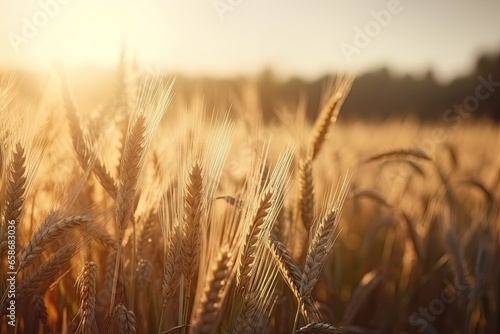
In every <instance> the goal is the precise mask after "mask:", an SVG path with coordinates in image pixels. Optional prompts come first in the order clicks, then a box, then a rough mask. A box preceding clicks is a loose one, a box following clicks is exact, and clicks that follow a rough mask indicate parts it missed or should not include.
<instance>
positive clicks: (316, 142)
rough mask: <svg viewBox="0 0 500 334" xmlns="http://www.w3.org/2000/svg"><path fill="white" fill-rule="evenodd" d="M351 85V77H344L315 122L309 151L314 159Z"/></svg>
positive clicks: (335, 119)
mask: <svg viewBox="0 0 500 334" xmlns="http://www.w3.org/2000/svg"><path fill="white" fill-rule="evenodd" d="M351 85H352V79H351V78H344V79H342V80H341V82H340V84H339V85H338V86H339V87H338V90H337V91H335V92H334V93H333V94H332V96H331V97H330V98H329V99H328V101H327V102H326V104H325V106H324V107H323V109H322V110H321V111H320V114H319V117H318V119H317V120H316V123H315V124H314V129H313V133H312V136H311V144H310V147H309V152H308V155H309V157H311V159H312V160H314V159H315V158H316V157H317V155H318V153H319V151H320V150H321V147H322V146H323V143H324V142H325V140H326V137H327V134H328V130H329V128H330V125H331V124H333V123H335V122H336V121H337V117H338V115H339V112H340V107H341V106H342V103H343V102H344V100H345V98H346V96H347V94H348V92H349V89H350V87H351Z"/></svg>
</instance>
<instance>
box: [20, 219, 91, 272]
mask: <svg viewBox="0 0 500 334" xmlns="http://www.w3.org/2000/svg"><path fill="white" fill-rule="evenodd" d="M90 221H91V219H90V218H89V217H86V216H70V217H67V218H64V219H62V220H59V221H58V222H56V223H54V224H50V225H48V224H47V223H45V224H42V225H41V226H40V227H39V228H38V230H37V231H36V232H35V234H34V235H33V237H32V238H31V240H30V242H29V243H28V245H27V246H26V248H25V250H24V252H23V255H22V256H21V262H20V264H19V269H18V271H20V270H22V269H25V268H26V267H28V266H29V265H30V264H32V263H33V261H34V260H35V259H37V258H38V256H39V255H40V254H41V253H42V252H43V251H44V250H45V249H46V248H47V246H48V245H50V243H52V242H53V241H55V240H57V239H59V238H61V237H62V236H64V235H65V234H67V233H69V232H71V231H72V230H73V229H75V228H78V227H81V226H82V225H84V224H86V223H89V222H90Z"/></svg>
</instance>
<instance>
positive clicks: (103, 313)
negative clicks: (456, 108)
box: [0, 66, 500, 333]
mask: <svg viewBox="0 0 500 334" xmlns="http://www.w3.org/2000/svg"><path fill="white" fill-rule="evenodd" d="M130 77H131V74H130V73H128V72H127V70H126V69H125V68H124V67H119V69H118V71H117V73H116V76H115V77H114V78H112V80H110V84H109V85H110V87H109V90H110V91H111V92H112V93H111V94H109V96H108V99H107V100H106V101H100V103H99V104H95V105H94V106H93V107H92V108H86V107H83V108H82V107H81V105H89V104H92V103H90V102H89V101H82V100H81V99H78V98H76V96H81V95H78V94H81V92H79V91H78V89H76V88H75V87H76V82H75V81H76V80H75V79H74V78H72V77H71V76H70V75H68V73H67V72H66V71H65V69H64V68H62V67H61V66H56V67H55V69H54V70H53V72H51V75H49V76H48V77H47V80H46V84H45V87H44V90H43V94H40V96H39V97H38V96H37V97H32V96H30V95H29V94H26V93H22V92H21V90H20V89H19V85H18V82H17V78H16V75H13V74H10V75H9V74H8V73H7V74H5V75H3V76H2V77H1V78H2V79H1V81H0V108H1V109H0V163H1V166H0V171H1V174H0V183H1V189H2V191H1V194H0V212H1V215H2V221H1V228H0V232H1V233H0V238H1V239H0V240H1V243H0V259H1V262H0V268H1V273H2V274H1V276H2V280H1V282H0V293H1V295H2V299H1V305H2V318H1V319H2V323H1V326H0V328H1V332H2V333H3V332H6V333H498V332H499V331H500V316H499V303H500V290H499V287H500V285H499V282H500V262H499V258H500V227H499V224H500V222H499V207H498V201H499V196H500V156H499V154H498V152H499V148H500V147H499V144H500V142H499V138H500V137H499V134H500V133H499V131H498V128H497V127H496V126H495V125H492V124H488V123H481V124H478V123H474V122H473V121H470V122H469V121H468V122H464V123H463V124H462V125H461V126H460V127H458V128H456V129H448V128H446V125H443V124H436V125H433V124H420V123H418V122H416V121H411V120H407V121H405V122H403V123H401V122H399V121H393V122H391V121H388V122H387V123H385V124H383V125H380V124H377V125H376V124H369V123H363V122H361V121H360V122H350V123H336V120H337V117H338V115H339V112H341V109H342V103H343V102H344V100H345V99H346V98H348V94H349V89H350V87H351V85H352V84H353V78H351V77H339V78H337V79H336V80H332V82H331V85H329V86H328V87H325V94H324V99H323V101H322V104H321V105H322V108H321V110H319V112H318V116H317V118H316V119H315V120H314V121H312V122H311V121H309V120H308V119H307V117H306V116H305V111H304V108H301V106H300V105H299V106H291V107H290V111H289V112H283V113H282V114H281V115H280V117H279V118H278V120H277V121H275V122H272V123H269V122H267V121H266V120H265V117H264V115H263V112H262V111H261V110H259V108H258V103H257V102H256V101H253V102H252V99H246V100H243V101H239V103H236V101H235V104H234V105H232V106H226V105H223V104H222V105H221V106H220V108H219V109H218V110H207V108H206V107H205V106H204V101H203V95H202V94H201V93H200V92H195V93H193V94H192V95H191V96H187V95H182V94H176V89H175V87H176V86H175V80H174V79H172V78H165V77H161V76H151V75H140V76H137V78H136V79H134V80H130ZM126 78H128V79H126ZM134 78H135V77H134ZM354 84H355V83H354ZM250 95H251V94H250ZM223 98H227V99H230V96H227V97H223ZM254 98H255V97H254ZM221 100H222V98H221ZM13 324H15V327H14V326H12V325H13Z"/></svg>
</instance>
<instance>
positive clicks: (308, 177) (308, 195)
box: [299, 159, 314, 231]
mask: <svg viewBox="0 0 500 334" xmlns="http://www.w3.org/2000/svg"><path fill="white" fill-rule="evenodd" d="M299 202H300V208H299V210H300V214H301V218H302V223H303V224H304V227H305V228H306V229H307V230H308V231H309V230H310V229H311V226H312V224H313V220H314V182H313V174H312V161H311V160H310V159H306V160H302V161H301V162H300V165H299Z"/></svg>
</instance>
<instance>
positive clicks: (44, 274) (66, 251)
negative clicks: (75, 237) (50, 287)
mask: <svg viewBox="0 0 500 334" xmlns="http://www.w3.org/2000/svg"><path fill="white" fill-rule="evenodd" d="M76 252H77V247H76V246H75V245H74V244H73V243H68V244H66V245H65V246H63V247H62V248H61V249H59V250H58V251H57V252H56V253H55V254H54V255H53V256H51V257H50V258H49V259H48V260H47V261H45V262H44V263H43V264H42V265H40V266H39V267H38V268H37V269H36V270H35V271H34V272H33V273H32V274H31V275H29V276H27V277H26V278H24V279H23V280H22V282H21V284H19V286H18V288H17V296H16V298H17V299H19V300H21V299H23V298H25V297H27V296H28V295H29V294H31V293H33V292H35V291H36V290H37V289H38V288H39V287H40V286H42V284H49V283H51V282H52V281H53V279H54V278H55V276H56V274H57V273H58V272H59V270H61V269H62V268H63V267H64V266H65V265H66V264H67V263H68V262H69V260H71V258H72V257H73V256H74V255H75V253H76Z"/></svg>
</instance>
